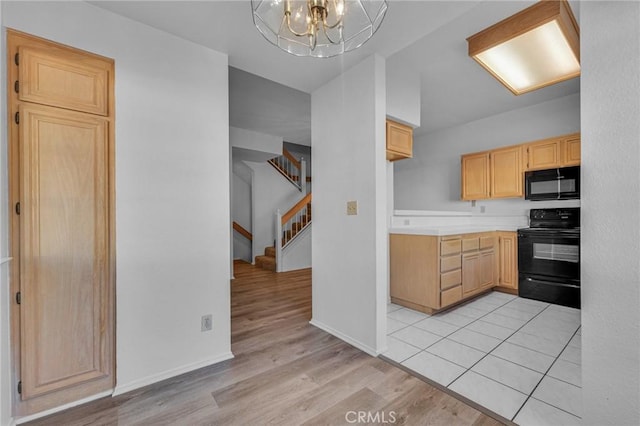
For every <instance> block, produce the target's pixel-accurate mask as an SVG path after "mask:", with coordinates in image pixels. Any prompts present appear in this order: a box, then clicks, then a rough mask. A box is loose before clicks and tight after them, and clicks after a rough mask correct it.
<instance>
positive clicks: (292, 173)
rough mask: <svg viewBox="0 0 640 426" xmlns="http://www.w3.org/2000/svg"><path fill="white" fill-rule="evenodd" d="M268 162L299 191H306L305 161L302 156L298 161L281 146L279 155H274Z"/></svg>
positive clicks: (304, 192)
mask: <svg viewBox="0 0 640 426" xmlns="http://www.w3.org/2000/svg"><path fill="white" fill-rule="evenodd" d="M268 162H269V164H271V165H272V166H273V167H275V168H276V170H278V171H279V172H280V174H282V176H284V177H285V178H287V179H288V180H289V182H291V183H292V184H293V185H294V186H295V187H296V188H298V189H299V190H300V192H302V193H303V194H306V193H307V162H306V161H305V159H304V158H301V159H300V161H298V160H297V159H296V157H294V156H293V155H292V154H291V153H290V152H289V151H288V150H286V149H285V148H283V149H282V155H281V156H279V157H274V158H272V159H270V160H269V161H268Z"/></svg>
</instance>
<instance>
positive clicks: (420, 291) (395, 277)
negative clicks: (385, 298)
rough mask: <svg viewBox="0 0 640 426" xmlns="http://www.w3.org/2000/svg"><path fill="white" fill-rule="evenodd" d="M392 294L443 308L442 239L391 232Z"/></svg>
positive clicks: (417, 303) (412, 301)
mask: <svg viewBox="0 0 640 426" xmlns="http://www.w3.org/2000/svg"><path fill="white" fill-rule="evenodd" d="M389 256H390V295H391V297H392V298H394V299H400V300H403V301H406V302H410V303H413V304H416V305H420V306H424V307H429V308H432V309H438V308H439V307H440V282H439V280H440V275H439V274H438V263H439V261H440V259H439V258H438V238H437V237H432V236H429V235H401V234H391V235H390V238H389Z"/></svg>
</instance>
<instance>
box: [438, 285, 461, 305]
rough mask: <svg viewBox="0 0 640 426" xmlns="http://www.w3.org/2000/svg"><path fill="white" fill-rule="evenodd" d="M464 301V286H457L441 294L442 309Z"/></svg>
mask: <svg viewBox="0 0 640 426" xmlns="http://www.w3.org/2000/svg"><path fill="white" fill-rule="evenodd" d="M461 299H462V286H461V285H459V286H456V287H453V288H450V289H448V290H445V291H443V292H441V293H440V307H441V308H444V307H445V306H449V305H451V304H452V303H455V302H457V301H459V300H461Z"/></svg>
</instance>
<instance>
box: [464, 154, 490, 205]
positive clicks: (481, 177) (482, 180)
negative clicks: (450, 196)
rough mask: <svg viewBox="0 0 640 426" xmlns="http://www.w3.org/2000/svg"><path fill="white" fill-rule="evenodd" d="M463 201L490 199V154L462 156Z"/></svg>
mask: <svg viewBox="0 0 640 426" xmlns="http://www.w3.org/2000/svg"><path fill="white" fill-rule="evenodd" d="M461 169H462V199H463V200H484V199H486V198H489V195H490V194H489V153H488V152H482V153H479V154H470V155H463V156H462V164H461Z"/></svg>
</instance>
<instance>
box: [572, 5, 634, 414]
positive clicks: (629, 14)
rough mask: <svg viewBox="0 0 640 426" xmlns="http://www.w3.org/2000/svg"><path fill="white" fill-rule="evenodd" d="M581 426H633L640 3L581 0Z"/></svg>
mask: <svg viewBox="0 0 640 426" xmlns="http://www.w3.org/2000/svg"><path fill="white" fill-rule="evenodd" d="M580 15H581V23H582V25H581V34H580V38H581V43H580V45H581V48H580V50H581V60H582V87H581V92H582V117H583V120H582V164H583V167H582V171H583V176H582V195H583V197H582V262H581V265H582V267H581V272H582V393H583V401H584V402H583V415H582V422H583V424H585V425H638V424H640V404H639V401H640V263H639V260H638V259H640V215H639V212H640V120H639V117H640V77H638V76H639V75H640V3H638V2H583V3H582V8H581V12H580Z"/></svg>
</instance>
